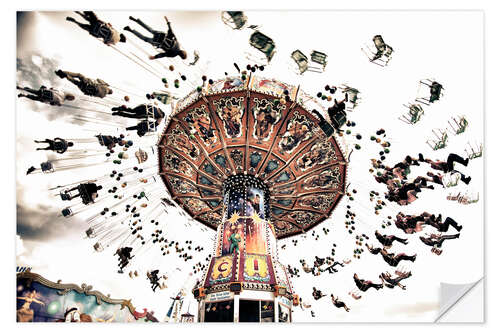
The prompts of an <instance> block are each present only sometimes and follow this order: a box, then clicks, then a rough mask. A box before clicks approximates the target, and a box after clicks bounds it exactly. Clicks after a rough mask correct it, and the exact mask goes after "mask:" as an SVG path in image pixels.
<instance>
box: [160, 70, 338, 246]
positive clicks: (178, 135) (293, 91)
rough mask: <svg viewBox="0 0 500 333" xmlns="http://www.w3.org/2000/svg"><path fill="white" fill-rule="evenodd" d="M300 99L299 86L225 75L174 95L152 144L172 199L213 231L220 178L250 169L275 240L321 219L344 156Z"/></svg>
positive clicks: (330, 204) (332, 200)
mask: <svg viewBox="0 0 500 333" xmlns="http://www.w3.org/2000/svg"><path fill="white" fill-rule="evenodd" d="M285 97H286V99H285ZM306 98H307V99H310V98H311V97H310V96H308V95H305V93H303V92H301V91H299V89H298V87H294V86H291V85H287V84H286V83H282V82H279V81H276V80H269V79H264V78H259V77H255V76H253V77H250V78H248V79H246V80H242V79H241V78H238V77H232V78H224V79H222V80H219V81H216V82H214V83H213V84H211V85H209V86H208V87H207V88H205V89H204V90H203V91H202V92H197V91H193V92H192V93H191V94H189V95H188V96H186V97H185V98H184V99H182V100H180V101H179V102H178V103H177V105H176V108H175V111H174V112H173V113H172V115H171V116H170V117H169V120H168V123H167V125H166V126H165V129H164V131H163V134H162V136H161V137H160V140H159V142H158V156H159V173H160V175H161V178H162V180H163V182H164V184H165V186H166V188H167V190H168V192H169V194H170V196H171V197H172V199H173V200H174V201H176V202H177V204H178V205H179V206H180V207H182V208H183V209H184V210H185V211H186V212H187V213H188V214H189V215H190V216H191V217H193V218H194V219H195V220H197V221H199V222H201V223H203V224H205V225H206V226H208V227H210V228H212V229H216V228H217V225H218V224H219V223H220V222H221V221H222V218H221V217H222V210H223V200H222V199H223V198H222V195H223V193H222V192H223V182H224V180H226V179H227V177H229V176H230V175H235V174H249V175H254V176H256V177H257V178H259V179H261V180H262V181H263V182H264V183H265V184H266V185H267V186H268V187H269V190H270V198H271V201H270V210H271V222H272V224H273V225H274V228H275V230H276V236H277V237H278V238H284V237H288V236H292V235H295V234H298V233H302V232H304V231H307V230H309V229H311V228H313V227H314V226H316V225H317V224H319V223H321V222H322V221H324V220H325V219H327V218H328V217H329V216H330V214H331V213H332V211H333V209H334V208H335V207H336V205H337V204H338V203H339V201H340V199H341V198H342V195H343V192H344V189H345V178H346V172H347V164H346V158H345V154H344V152H343V150H342V148H341V147H340V145H339V144H338V138H336V136H335V135H332V136H329V137H327V136H326V135H325V134H324V132H323V130H322V129H321V128H320V126H319V124H320V120H319V119H317V117H316V116H315V115H314V114H312V113H311V112H309V111H308V110H307V107H306V104H305V103H304V101H305V100H306Z"/></svg>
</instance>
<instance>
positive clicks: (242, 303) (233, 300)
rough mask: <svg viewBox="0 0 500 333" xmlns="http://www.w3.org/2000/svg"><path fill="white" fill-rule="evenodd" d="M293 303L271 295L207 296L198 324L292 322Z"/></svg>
mask: <svg viewBox="0 0 500 333" xmlns="http://www.w3.org/2000/svg"><path fill="white" fill-rule="evenodd" d="M291 307H292V301H291V300H289V299H288V298H286V297H283V296H275V293H274V292H266V291H254V290H242V291H241V292H240V293H238V294H236V293H234V292H231V291H228V290H227V291H221V292H217V293H212V294H208V295H206V297H205V298H204V299H202V300H200V302H199V304H198V321H199V322H205V323H209V322H234V323H238V322H240V323H241V322H261V323H266V322H291V321H292V310H291Z"/></svg>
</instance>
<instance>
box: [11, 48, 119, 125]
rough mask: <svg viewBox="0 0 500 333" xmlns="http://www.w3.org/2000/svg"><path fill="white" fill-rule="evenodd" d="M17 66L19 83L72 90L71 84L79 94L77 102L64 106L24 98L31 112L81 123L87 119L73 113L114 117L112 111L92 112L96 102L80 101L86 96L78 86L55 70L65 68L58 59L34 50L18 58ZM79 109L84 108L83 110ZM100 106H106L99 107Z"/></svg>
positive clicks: (99, 117) (107, 118)
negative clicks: (79, 118)
mask: <svg viewBox="0 0 500 333" xmlns="http://www.w3.org/2000/svg"><path fill="white" fill-rule="evenodd" d="M16 66H17V72H16V77H17V85H18V86H21V87H30V88H33V89H39V88H40V87H41V86H45V87H47V88H55V89H57V90H59V91H66V92H70V90H69V89H67V88H66V87H67V85H69V86H70V87H71V88H72V89H71V93H72V94H73V95H75V96H76V100H75V101H74V102H66V103H64V105H63V106H61V107H57V106H51V105H48V104H45V103H40V102H36V101H31V100H27V99H23V103H24V102H27V103H30V107H29V109H30V110H31V111H36V112H40V113H42V114H43V115H44V116H45V117H46V118H47V119H48V120H50V121H52V120H55V119H60V118H67V119H65V120H66V121H67V122H70V123H73V124H77V125H83V124H85V123H86V122H85V121H83V120H77V119H74V118H73V116H75V115H85V116H87V117H90V118H94V119H96V120H104V121H110V119H112V118H111V114H109V116H108V115H106V116H100V115H99V114H96V113H95V112H91V113H90V114H89V113H88V112H87V111H86V110H96V106H95V104H93V103H89V102H86V101H82V100H80V99H79V97H81V96H83V94H82V93H81V92H80V91H79V90H78V89H77V88H76V87H73V86H72V84H71V83H68V82H66V80H64V81H63V80H61V79H60V78H59V77H58V76H57V75H56V74H55V71H56V70H58V69H60V68H61V67H60V62H59V61H58V60H57V59H51V58H47V57H45V56H43V55H41V54H40V53H38V52H30V53H27V54H26V55H24V56H23V57H17V58H16ZM64 84H66V86H64ZM66 105H67V106H66ZM75 108H76V109H75ZM78 108H82V109H83V110H82V109H78ZM99 109H102V108H101V107H99ZM41 111H43V112H41ZM96 111H97V110H96ZM99 112H102V111H99Z"/></svg>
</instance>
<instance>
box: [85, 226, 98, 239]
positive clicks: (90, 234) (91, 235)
mask: <svg viewBox="0 0 500 333" xmlns="http://www.w3.org/2000/svg"><path fill="white" fill-rule="evenodd" d="M85 234H86V235H87V237H88V238H94V237H95V236H96V235H95V233H94V228H92V227H90V228H88V229H87V230H86V231H85Z"/></svg>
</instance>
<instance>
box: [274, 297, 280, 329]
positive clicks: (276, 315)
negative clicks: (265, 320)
mask: <svg viewBox="0 0 500 333" xmlns="http://www.w3.org/2000/svg"><path fill="white" fill-rule="evenodd" d="M278 306H279V305H278V298H276V297H275V298H274V322H275V323H279V322H280V317H279V314H280V312H279V310H278Z"/></svg>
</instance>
